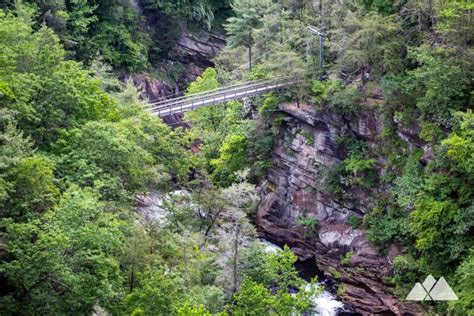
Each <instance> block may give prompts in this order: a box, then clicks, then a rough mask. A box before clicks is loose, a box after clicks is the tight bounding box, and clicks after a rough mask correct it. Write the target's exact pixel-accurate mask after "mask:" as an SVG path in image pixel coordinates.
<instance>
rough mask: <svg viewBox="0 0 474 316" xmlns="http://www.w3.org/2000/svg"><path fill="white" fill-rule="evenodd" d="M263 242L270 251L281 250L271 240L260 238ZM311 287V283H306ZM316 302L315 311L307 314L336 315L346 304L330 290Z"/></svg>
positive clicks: (316, 299)
mask: <svg viewBox="0 0 474 316" xmlns="http://www.w3.org/2000/svg"><path fill="white" fill-rule="evenodd" d="M260 241H261V242H262V244H263V245H264V246H265V250H266V251H267V252H269V253H275V252H277V251H280V250H281V247H279V246H277V245H275V244H273V243H271V242H269V241H268V240H265V239H260ZM306 286H307V287H310V286H311V284H310V283H308V284H307V285H306ZM316 286H322V287H323V288H324V286H325V285H324V283H317V284H316ZM314 304H315V305H316V311H315V313H310V314H305V315H308V316H309V315H312V316H336V315H337V312H338V311H340V310H343V309H344V304H342V302H340V301H338V300H337V298H336V296H335V295H333V294H331V293H330V292H329V291H326V290H324V291H323V292H321V294H319V295H318V296H316V297H315V298H314Z"/></svg>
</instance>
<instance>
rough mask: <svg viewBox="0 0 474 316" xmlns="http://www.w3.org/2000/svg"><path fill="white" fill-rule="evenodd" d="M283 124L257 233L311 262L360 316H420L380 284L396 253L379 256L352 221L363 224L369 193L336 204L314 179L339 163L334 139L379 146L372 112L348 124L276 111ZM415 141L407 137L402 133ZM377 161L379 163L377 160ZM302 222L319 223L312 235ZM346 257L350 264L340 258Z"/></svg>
mask: <svg viewBox="0 0 474 316" xmlns="http://www.w3.org/2000/svg"><path fill="white" fill-rule="evenodd" d="M280 109H281V111H282V112H283V113H284V114H285V116H284V121H283V123H282V125H281V126H280V131H279V134H278V136H277V139H276V143H275V145H274V148H273V167H272V168H271V169H270V170H269V173H268V176H267V179H266V181H265V182H264V183H263V184H262V185H261V187H260V190H261V191H260V194H261V196H262V201H261V203H260V206H259V209H258V213H257V225H258V229H259V232H260V234H261V235H262V236H263V237H264V238H266V239H268V240H271V241H273V242H275V243H278V244H281V245H282V244H287V245H289V246H290V247H291V248H292V250H293V251H294V252H295V253H296V254H297V255H298V256H299V258H300V260H303V261H307V260H313V261H314V264H315V265H316V266H317V268H318V269H319V270H320V271H322V272H323V273H324V275H325V276H326V277H328V278H329V279H332V280H334V281H335V282H336V283H338V284H339V286H338V288H339V290H338V295H339V296H340V297H341V298H342V299H343V301H344V302H346V303H348V304H349V305H350V306H352V307H354V309H355V310H356V311H357V312H359V313H361V314H364V315H371V314H383V315H394V314H395V315H418V314H421V313H422V312H423V310H422V309H421V308H420V306H418V305H412V304H408V303H407V302H403V301H400V300H399V299H397V298H396V297H395V295H394V294H393V292H392V289H391V288H390V287H389V285H388V284H386V282H384V278H385V277H387V276H390V275H391V273H392V267H391V262H392V259H393V257H394V256H395V255H397V253H398V250H397V247H396V245H392V246H391V247H390V250H389V252H388V255H384V254H381V253H378V252H377V250H376V249H375V248H374V246H373V245H371V243H370V242H369V241H368V240H367V237H366V234H365V232H364V231H363V230H362V229H355V228H353V227H352V226H351V225H350V224H349V222H348V220H349V218H350V217H359V218H361V217H362V216H363V215H364V214H365V213H366V212H368V210H369V209H370V208H371V206H372V203H373V196H374V195H375V193H376V192H374V191H371V190H356V191H354V192H352V195H353V199H351V200H349V201H348V200H345V201H341V200H340V199H338V198H336V197H334V196H331V195H330V194H327V193H325V192H323V190H321V189H320V188H319V185H318V181H319V179H320V178H321V177H322V176H323V175H322V174H323V171H324V169H327V168H328V167H331V166H334V165H336V164H338V163H340V162H341V161H342V160H343V159H344V158H345V155H346V153H345V149H344V147H343V146H342V145H341V144H340V143H339V142H338V136H342V135H347V133H348V132H349V133H354V134H356V135H357V137H360V138H362V139H363V140H365V141H366V142H367V143H368V144H369V146H370V147H374V146H378V145H380V144H377V136H378V135H379V134H380V133H381V130H382V123H381V121H380V118H379V117H378V115H377V114H376V113H375V112H372V111H361V112H359V113H357V114H356V115H355V117H354V118H353V119H352V120H351V121H350V122H349V121H347V120H344V119H343V117H341V116H339V115H333V114H325V113H321V112H318V111H316V110H315V108H314V107H313V106H307V105H302V106H296V105H294V104H286V105H282V106H280ZM400 136H401V137H403V138H404V139H407V141H408V140H409V139H414V138H413V137H415V136H413V135H411V134H409V131H408V132H406V133H404V134H403V135H400ZM381 159H382V158H381ZM302 218H313V219H317V223H318V224H317V227H316V228H315V231H314V232H309V231H308V227H304V225H301V219H302ZM349 251H350V252H351V253H352V256H351V257H350V262H347V260H346V262H342V263H341V257H342V256H343V255H345V254H346V253H347V252H349Z"/></svg>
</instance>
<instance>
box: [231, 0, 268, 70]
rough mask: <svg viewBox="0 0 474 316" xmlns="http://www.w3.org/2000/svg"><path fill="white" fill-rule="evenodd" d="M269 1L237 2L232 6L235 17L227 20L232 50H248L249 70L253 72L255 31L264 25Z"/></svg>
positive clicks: (247, 0)
mask: <svg viewBox="0 0 474 316" xmlns="http://www.w3.org/2000/svg"><path fill="white" fill-rule="evenodd" d="M270 5H271V2H270V1H267V0H258V1H250V0H236V1H235V2H234V4H233V5H232V9H233V10H234V12H235V16H233V17H231V18H229V19H228V20H227V24H226V25H225V28H226V30H227V34H228V45H229V47H231V48H235V47H240V46H243V47H245V48H247V50H248V62H249V69H250V70H252V48H253V46H254V45H255V30H256V29H257V28H258V27H260V26H261V25H262V22H263V15H264V14H265V12H266V11H267V9H268V8H269V7H270Z"/></svg>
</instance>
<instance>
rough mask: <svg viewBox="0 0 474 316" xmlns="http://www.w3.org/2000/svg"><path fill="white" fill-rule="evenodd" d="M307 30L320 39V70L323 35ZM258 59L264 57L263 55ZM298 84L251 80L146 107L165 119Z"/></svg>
mask: <svg viewBox="0 0 474 316" xmlns="http://www.w3.org/2000/svg"><path fill="white" fill-rule="evenodd" d="M307 30H308V31H309V33H311V34H316V35H318V36H319V38H320V62H321V65H320V67H321V69H322V60H323V56H322V49H323V42H322V37H323V34H322V33H320V32H318V31H317V30H315V29H314V28H313V27H310V26H309V27H307ZM309 48H310V42H308V43H307V51H306V56H307V58H309V54H310V50H309ZM268 53H269V52H268ZM268 53H267V54H268ZM265 55H266V54H265ZM260 57H264V55H262V56H260ZM239 68H240V67H239ZM299 82H300V81H299V80H297V79H294V78H291V77H281V78H278V79H276V80H253V81H247V82H243V83H237V84H233V85H229V86H226V87H221V88H218V89H214V90H209V91H205V92H201V93H195V94H191V95H185V96H175V97H169V98H167V99H165V100H159V101H155V102H149V104H148V106H147V107H148V109H149V110H150V112H151V113H152V114H154V115H156V116H158V117H165V116H170V115H173V114H178V113H184V112H186V111H192V110H195V109H198V108H201V107H204V106H212V105H216V104H220V103H225V102H229V101H233V100H240V99H243V98H247V97H253V96H257V95H260V94H263V93H266V92H270V91H275V90H280V89H285V88H288V87H290V86H292V85H296V84H297V83H299Z"/></svg>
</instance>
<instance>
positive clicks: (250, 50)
mask: <svg viewBox="0 0 474 316" xmlns="http://www.w3.org/2000/svg"><path fill="white" fill-rule="evenodd" d="M249 70H250V72H252V46H249Z"/></svg>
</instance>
